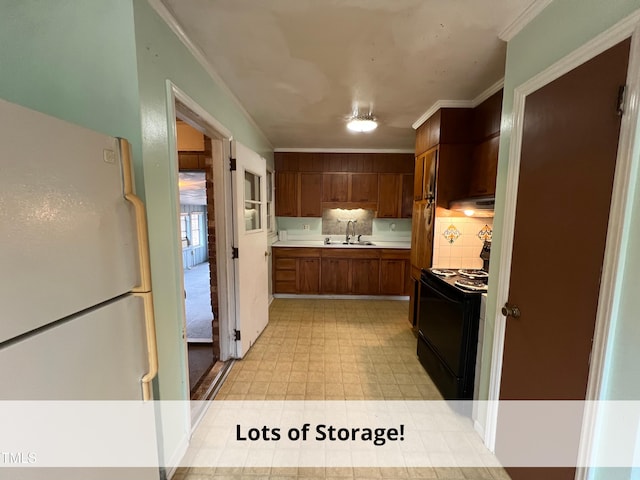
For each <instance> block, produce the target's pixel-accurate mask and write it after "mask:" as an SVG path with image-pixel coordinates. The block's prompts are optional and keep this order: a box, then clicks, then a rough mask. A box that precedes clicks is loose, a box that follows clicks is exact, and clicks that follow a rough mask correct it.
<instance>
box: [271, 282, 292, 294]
mask: <svg viewBox="0 0 640 480" xmlns="http://www.w3.org/2000/svg"><path fill="white" fill-rule="evenodd" d="M273 293H297V292H296V282H275V285H274V289H273Z"/></svg>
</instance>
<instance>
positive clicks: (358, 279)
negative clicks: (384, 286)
mask: <svg viewBox="0 0 640 480" xmlns="http://www.w3.org/2000/svg"><path fill="white" fill-rule="evenodd" d="M379 272H380V260H378V259H377V258H354V259H353V260H351V292H352V293H354V294H355V295H378V294H379V293H380V278H379V277H380V273H379Z"/></svg>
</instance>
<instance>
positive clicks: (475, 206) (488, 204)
mask: <svg viewBox="0 0 640 480" xmlns="http://www.w3.org/2000/svg"><path fill="white" fill-rule="evenodd" d="M495 203H496V202H495V197H494V196H493V195H490V196H489V195H488V196H484V197H469V198H461V199H459V200H452V201H451V202H449V210H454V211H456V212H463V213H464V214H465V215H467V216H469V217H493V209H494V206H495Z"/></svg>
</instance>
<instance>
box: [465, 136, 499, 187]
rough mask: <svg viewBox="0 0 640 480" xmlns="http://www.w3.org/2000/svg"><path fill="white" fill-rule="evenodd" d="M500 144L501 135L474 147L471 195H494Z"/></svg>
mask: <svg viewBox="0 0 640 480" xmlns="http://www.w3.org/2000/svg"><path fill="white" fill-rule="evenodd" d="M499 144H500V137H499V136H496V137H493V138H490V139H489V140H485V141H484V142H482V143H479V144H478V145H476V146H475V147H474V149H473V155H472V162H473V165H472V167H471V181H470V185H469V196H471V197H474V196H482V195H493V194H494V193H495V192H496V174H497V171H498V146H499Z"/></svg>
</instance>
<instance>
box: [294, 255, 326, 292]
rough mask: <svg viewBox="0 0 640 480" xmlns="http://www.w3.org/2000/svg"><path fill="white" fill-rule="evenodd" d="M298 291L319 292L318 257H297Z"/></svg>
mask: <svg viewBox="0 0 640 480" xmlns="http://www.w3.org/2000/svg"><path fill="white" fill-rule="evenodd" d="M297 283H298V293H319V292H320V259H319V258H299V259H298V275H297Z"/></svg>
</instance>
